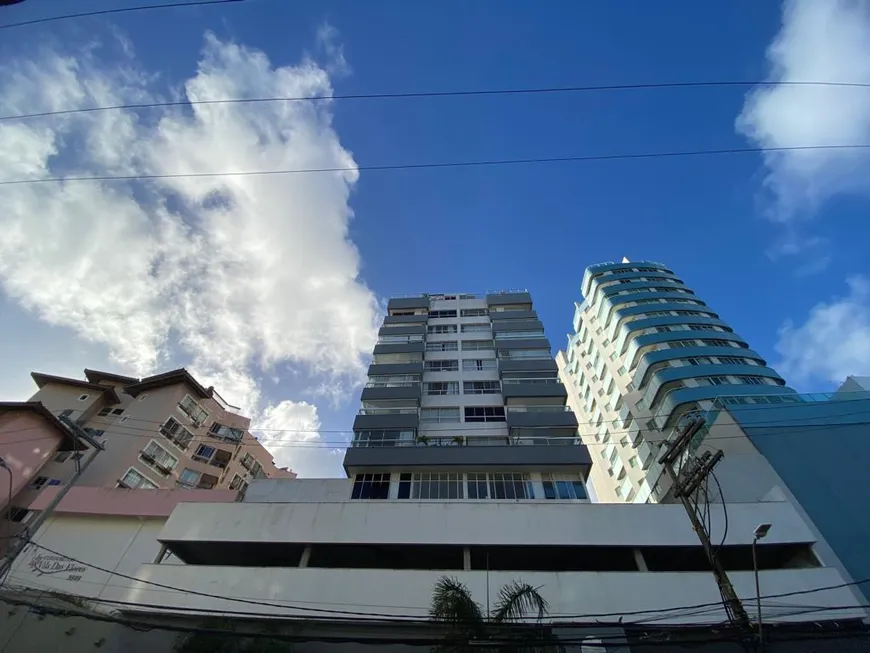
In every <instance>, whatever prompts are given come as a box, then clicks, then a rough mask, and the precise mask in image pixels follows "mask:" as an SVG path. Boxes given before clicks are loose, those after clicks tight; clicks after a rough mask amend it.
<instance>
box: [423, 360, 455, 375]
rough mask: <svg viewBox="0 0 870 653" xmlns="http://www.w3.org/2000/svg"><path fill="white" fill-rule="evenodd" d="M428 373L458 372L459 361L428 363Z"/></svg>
mask: <svg viewBox="0 0 870 653" xmlns="http://www.w3.org/2000/svg"><path fill="white" fill-rule="evenodd" d="M426 371H427V372H458V371H459V361H457V360H445V361H426Z"/></svg>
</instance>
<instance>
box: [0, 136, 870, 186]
mask: <svg viewBox="0 0 870 653" xmlns="http://www.w3.org/2000/svg"><path fill="white" fill-rule="evenodd" d="M864 149H870V144H866V145H865V144H855V145H795V146H791V147H733V148H722V149H716V150H682V151H672V152H633V153H627V154H589V155H577V156H556V157H535V158H527V159H484V160H476V161H474V160H472V161H441V162H429V163H396V164H383V165H358V166H336V167H332V168H288V169H281V170H241V171H236V172H232V171H224V172H178V173H165V174H138V175H93V176H80V177H43V178H36V179H7V180H4V181H0V186H11V185H18V184H45V183H58V182H76V181H147V180H155V179H188V178H213V177H266V176H275V175H296V174H321V173H335V172H359V171H368V172H376V171H380V172H385V171H395V170H436V169H441V168H484V167H495V166H511V165H532V164H541V163H579V162H591V161H629V160H641V159H675V158H685V157H696V156H717V155H726V154H763V153H768V152H806V151H813V150H864Z"/></svg>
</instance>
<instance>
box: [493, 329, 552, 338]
mask: <svg viewBox="0 0 870 653" xmlns="http://www.w3.org/2000/svg"><path fill="white" fill-rule="evenodd" d="M495 337H496V338H499V339H500V340H518V339H520V338H543V337H544V330H543V329H529V330H528V331H500V332H498V333H496V334H495Z"/></svg>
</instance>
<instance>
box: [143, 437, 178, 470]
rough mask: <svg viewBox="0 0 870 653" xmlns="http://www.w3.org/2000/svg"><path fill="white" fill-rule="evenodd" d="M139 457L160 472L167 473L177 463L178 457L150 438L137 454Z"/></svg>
mask: <svg viewBox="0 0 870 653" xmlns="http://www.w3.org/2000/svg"><path fill="white" fill-rule="evenodd" d="M139 458H140V459H141V460H142V461H143V462H145V463H146V464H148V465H151V466H153V467H156V468H157V470H158V471H159V472H160V473H162V474H169V473H170V472H171V471H172V470H173V469H175V466H176V465H177V464H178V458H176V457H175V456H173V455H172V454H171V453H169V452H168V451H167V450H166V449H164V448H163V447H161V446H160V445H159V444H157V443H156V442H154V440H151V442H149V443H148V444H147V445H146V446H145V448H144V449H143V450H142V451H141V453H140V454H139Z"/></svg>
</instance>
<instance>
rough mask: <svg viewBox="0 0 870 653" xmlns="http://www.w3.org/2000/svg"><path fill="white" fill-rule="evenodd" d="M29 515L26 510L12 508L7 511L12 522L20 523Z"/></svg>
mask: <svg viewBox="0 0 870 653" xmlns="http://www.w3.org/2000/svg"><path fill="white" fill-rule="evenodd" d="M29 514H30V511H29V510H28V509H27V508H16V507H14V506H13V507H12V509H11V510H10V511H9V519H10V521H14V522H22V521H24V519H25V518H26V517H27V515H29Z"/></svg>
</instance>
